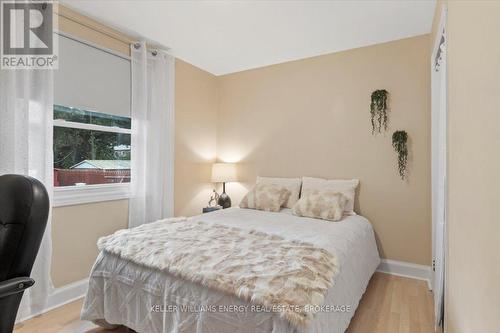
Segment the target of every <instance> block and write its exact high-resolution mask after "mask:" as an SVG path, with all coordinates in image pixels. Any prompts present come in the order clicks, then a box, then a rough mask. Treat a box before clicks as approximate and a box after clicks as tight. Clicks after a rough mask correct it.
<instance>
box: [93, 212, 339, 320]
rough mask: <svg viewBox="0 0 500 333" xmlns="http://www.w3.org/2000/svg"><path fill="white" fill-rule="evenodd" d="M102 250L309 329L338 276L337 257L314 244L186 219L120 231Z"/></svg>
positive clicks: (108, 238) (102, 241) (102, 244)
mask: <svg viewBox="0 0 500 333" xmlns="http://www.w3.org/2000/svg"><path fill="white" fill-rule="evenodd" d="M98 247H99V249H100V250H101V251H105V252H108V253H112V254H114V255H117V256H119V257H121V258H124V259H127V260H130V261H132V262H134V263H136V264H140V265H144V266H147V267H151V268H155V269H158V270H161V271H164V272H167V273H170V274H173V275H175V276H178V277H181V278H183V279H187V280H189V281H191V282H196V283H200V284H202V285H204V286H207V287H210V288H214V289H216V290H219V291H222V292H226V293H229V294H233V295H236V296H237V297H239V298H241V299H243V300H245V301H249V302H252V303H253V304H257V305H259V306H263V307H264V308H265V309H266V311H273V312H279V313H280V314H281V316H283V317H284V318H285V319H287V320H288V321H289V322H290V323H292V324H293V325H295V326H306V325H307V324H308V323H309V322H310V320H311V319H312V318H313V315H314V308H315V307H316V308H317V306H320V305H322V303H323V300H324V296H325V293H326V291H327V289H328V288H329V287H330V286H331V285H332V283H333V278H334V276H335V275H336V273H337V271H338V264H337V260H336V257H335V256H334V255H333V254H331V253H330V252H328V251H326V250H325V249H322V248H319V247H316V246H314V245H312V244H308V243H304V242H300V241H291V240H286V239H284V238H282V237H280V236H276V235H269V234H266V233H263V232H258V231H251V230H243V229H239V228H234V227H229V226H225V225H222V224H211V223H204V222H195V221H190V220H187V219H185V218H174V219H167V220H161V221H157V222H154V223H150V224H144V225H141V226H139V227H136V228H133V229H125V230H119V231H117V232H116V233H114V234H113V235H110V236H106V237H102V238H100V239H99V241H98Z"/></svg>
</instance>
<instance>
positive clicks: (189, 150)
mask: <svg viewBox="0 0 500 333" xmlns="http://www.w3.org/2000/svg"><path fill="white" fill-rule="evenodd" d="M175 118H176V119H175V215H176V216H181V215H184V216H191V215H198V214H201V209H202V207H205V206H206V205H207V202H208V198H209V196H210V191H211V190H212V188H213V186H212V184H211V183H208V181H209V180H210V171H211V162H213V161H214V160H215V156H216V143H217V142H216V140H217V136H216V135H217V134H216V131H217V78H216V77H215V76H214V75H212V74H209V73H207V72H205V71H202V70H200V69H198V68H196V67H194V66H192V65H190V64H188V63H186V62H183V61H181V60H178V59H177V60H176V63H175Z"/></svg>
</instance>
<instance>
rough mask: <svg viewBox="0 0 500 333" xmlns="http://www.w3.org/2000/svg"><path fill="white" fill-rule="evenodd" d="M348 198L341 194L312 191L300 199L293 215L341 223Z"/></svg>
mask: <svg viewBox="0 0 500 333" xmlns="http://www.w3.org/2000/svg"><path fill="white" fill-rule="evenodd" d="M346 203H347V197H346V196H345V195H343V194H342V193H339V192H332V191H320V190H312V191H308V193H307V194H306V195H303V196H301V197H300V199H299V201H297V203H296V204H295V205H294V206H293V214H294V215H297V216H305V217H312V218H315V219H323V220H329V221H339V220H340V219H342V215H344V209H345V205H346Z"/></svg>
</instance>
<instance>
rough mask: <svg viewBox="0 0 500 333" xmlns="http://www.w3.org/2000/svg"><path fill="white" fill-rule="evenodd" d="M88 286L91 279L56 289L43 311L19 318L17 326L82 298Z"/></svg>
mask: <svg viewBox="0 0 500 333" xmlns="http://www.w3.org/2000/svg"><path fill="white" fill-rule="evenodd" d="M88 285H89V279H83V280H80V281H76V282H73V283H70V284H67V285H65V286H63V287H60V288H56V289H55V290H54V292H53V293H52V294H51V295H50V296H49V299H48V301H47V306H46V307H45V308H44V309H43V310H41V311H38V312H37V313H31V314H29V315H27V316H23V317H21V318H18V319H17V320H16V324H17V323H20V322H22V321H25V320H28V319H30V318H33V317H36V316H39V315H41V314H42V313H45V312H47V311H50V310H53V309H55V308H58V307H60V306H62V305H65V304H68V303H71V302H73V301H75V300H77V299H79V298H82V297H83V296H85V294H86V293H87V288H88Z"/></svg>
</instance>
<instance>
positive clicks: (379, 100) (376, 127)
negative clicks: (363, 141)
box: [370, 89, 388, 134]
mask: <svg viewBox="0 0 500 333" xmlns="http://www.w3.org/2000/svg"><path fill="white" fill-rule="evenodd" d="M387 94H388V92H387V90H385V89H382V90H375V91H374V92H372V102H371V104H370V115H371V120H372V134H375V131H378V132H379V133H381V131H382V127H383V128H384V130H385V131H387Z"/></svg>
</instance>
